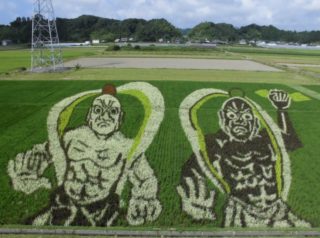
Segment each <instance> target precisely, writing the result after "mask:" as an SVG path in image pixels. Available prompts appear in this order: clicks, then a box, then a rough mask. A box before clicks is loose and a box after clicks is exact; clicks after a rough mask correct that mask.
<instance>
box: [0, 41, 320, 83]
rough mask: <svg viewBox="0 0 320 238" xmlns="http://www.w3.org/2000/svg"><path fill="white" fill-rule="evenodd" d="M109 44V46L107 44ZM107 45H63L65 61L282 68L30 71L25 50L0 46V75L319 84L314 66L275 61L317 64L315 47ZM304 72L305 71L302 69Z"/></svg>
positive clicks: (3, 77)
mask: <svg viewBox="0 0 320 238" xmlns="http://www.w3.org/2000/svg"><path fill="white" fill-rule="evenodd" d="M110 47H111V46H110ZM110 47H109V48H108V46H103V47H84V48H63V57H64V60H65V61H68V60H71V59H75V58H79V57H173V58H208V59H210V58H211V59H250V60H254V61H257V62H260V63H264V64H268V65H270V66H273V67H278V68H281V69H282V70H283V72H276V73H275V72H246V71H241V72H237V71H225V70H178V69H177V70H171V69H163V70H162V69H160V70H159V69H158V70H157V69H98V70H97V69H84V68H81V69H80V70H78V71H73V70H71V71H69V72H63V73H56V74H46V73H42V74H30V73H27V72H23V70H24V69H26V68H29V67H30V51H29V50H21V49H19V50H14V49H12V50H4V49H3V48H2V49H1V50H0V61H1V65H0V79H9V80H11V79H18V80H25V79H27V80H37V79H41V80H52V79H55V80H60V79H63V80H65V79H71V80H73V79H75V80H78V79H79V80H83V79H84V80H109V79H111V80H114V79H121V80H172V79H174V80H184V81H185V80H186V81H236V82H264V83H278V82H281V83H284V84H290V83H292V84H319V83H320V80H319V77H318V70H317V69H316V68H315V67H312V68H311V67H306V66H303V65H302V66H301V69H299V70H296V69H291V68H289V67H284V66H281V65H279V64H278V63H281V64H285V63H299V64H320V61H319V59H320V57H319V56H320V51H318V50H281V49H277V50H275V49H262V48H253V47H218V48H214V49H201V48H184V47H143V48H141V50H134V49H132V48H128V47H125V48H123V49H121V50H120V51H113V50H108V49H110ZM306 72H307V73H306Z"/></svg>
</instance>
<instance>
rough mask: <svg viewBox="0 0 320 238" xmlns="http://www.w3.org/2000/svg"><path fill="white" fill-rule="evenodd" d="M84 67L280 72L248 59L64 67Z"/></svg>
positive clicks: (115, 61) (110, 61) (88, 61)
mask: <svg viewBox="0 0 320 238" xmlns="http://www.w3.org/2000/svg"><path fill="white" fill-rule="evenodd" d="M76 65H80V66H81V67H85V68H147V69H149V68H167V69H221V70H244V71H268V72H281V70H279V69H277V68H273V67H270V66H267V65H263V64H260V63H257V62H253V61H250V60H217V59H172V58H80V59H77V60H72V61H69V62H66V63H65V66H66V67H75V66H76Z"/></svg>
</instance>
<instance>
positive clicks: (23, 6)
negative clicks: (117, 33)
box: [0, 0, 320, 31]
mask: <svg viewBox="0 0 320 238" xmlns="http://www.w3.org/2000/svg"><path fill="white" fill-rule="evenodd" d="M34 1H35V0H0V24H9V23H10V22H11V21H13V20H15V19H16V17H18V16H26V17H27V16H32V12H33V2H34ZM52 2H53V6H54V9H55V15H56V17H63V18H75V17H78V16H80V15H84V14H86V15H95V16H100V17H105V18H113V19H119V20H122V19H126V18H143V19H146V20H149V19H153V18H165V19H167V20H168V21H170V22H171V23H172V24H173V25H175V26H176V27H179V28H191V27H194V26H195V25H197V24H199V23H200V22H204V21H211V22H214V23H221V22H224V23H230V24H233V25H234V26H236V27H240V26H245V25H249V24H251V23H256V24H259V25H274V26H276V27H278V28H280V29H284V30H297V31H304V30H320V0H52Z"/></svg>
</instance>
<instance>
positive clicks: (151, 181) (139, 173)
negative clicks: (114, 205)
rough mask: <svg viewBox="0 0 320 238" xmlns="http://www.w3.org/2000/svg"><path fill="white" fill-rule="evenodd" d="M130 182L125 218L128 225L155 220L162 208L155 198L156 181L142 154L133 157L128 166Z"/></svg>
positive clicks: (156, 190) (156, 191)
mask: <svg viewBox="0 0 320 238" xmlns="http://www.w3.org/2000/svg"><path fill="white" fill-rule="evenodd" d="M129 181H130V182H131V183H132V185H133V188H132V190H131V198H130V201H129V207H128V213H127V220H128V222H129V224H130V225H141V224H143V223H145V222H147V221H155V220H156V219H157V218H158V216H159V215H160V212H161V210H162V207H161V204H160V201H159V200H158V199H157V193H158V181H157V178H156V177H155V175H154V173H153V170H152V168H151V167H150V165H149V163H148V161H147V159H146V157H145V155H144V154H141V155H140V156H139V157H138V158H136V159H135V161H134V162H133V164H132V165H131V166H130V168H129Z"/></svg>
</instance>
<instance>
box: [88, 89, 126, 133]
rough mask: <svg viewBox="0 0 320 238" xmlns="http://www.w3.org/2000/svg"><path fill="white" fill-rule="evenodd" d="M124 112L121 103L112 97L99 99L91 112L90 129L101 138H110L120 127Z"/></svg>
mask: <svg viewBox="0 0 320 238" xmlns="http://www.w3.org/2000/svg"><path fill="white" fill-rule="evenodd" d="M121 120H122V110H121V105H120V102H119V100H118V99H117V98H115V97H114V96H112V95H109V94H105V95H102V96H100V97H97V98H96V99H95V100H94V101H93V103H92V106H91V108H90V110H89V113H88V116H87V122H88V125H89V127H90V128H91V129H92V130H93V131H94V132H95V133H97V134H98V135H100V136H109V135H111V134H112V133H114V132H115V131H117V130H118V129H119V127H120V124H121Z"/></svg>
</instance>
